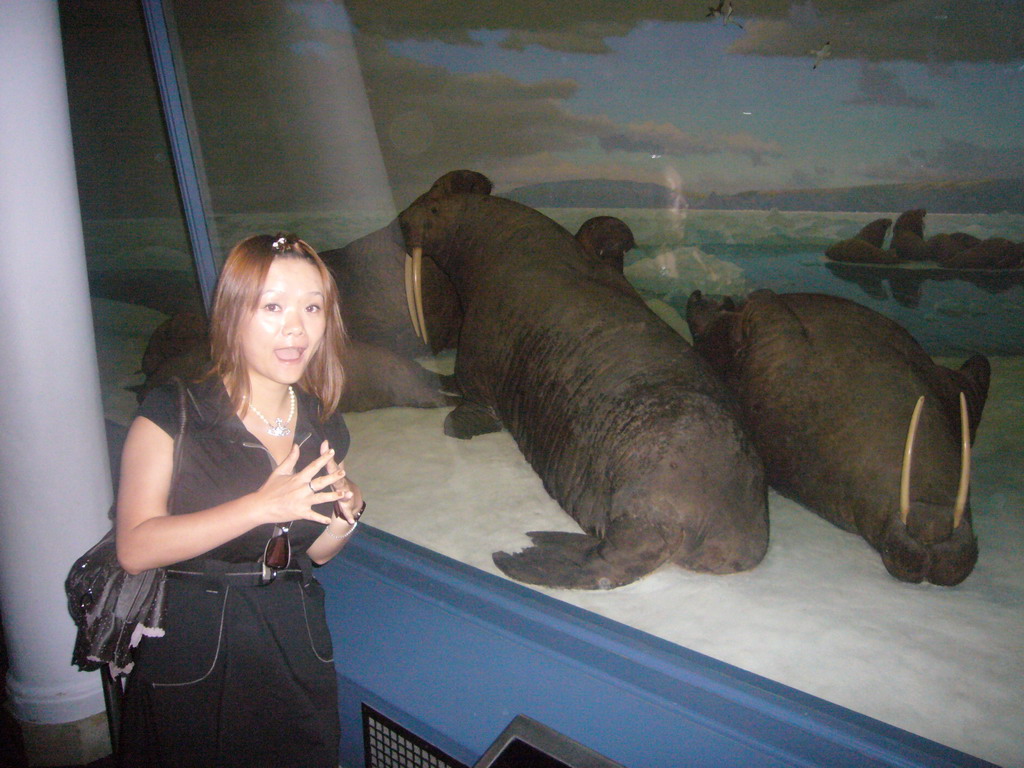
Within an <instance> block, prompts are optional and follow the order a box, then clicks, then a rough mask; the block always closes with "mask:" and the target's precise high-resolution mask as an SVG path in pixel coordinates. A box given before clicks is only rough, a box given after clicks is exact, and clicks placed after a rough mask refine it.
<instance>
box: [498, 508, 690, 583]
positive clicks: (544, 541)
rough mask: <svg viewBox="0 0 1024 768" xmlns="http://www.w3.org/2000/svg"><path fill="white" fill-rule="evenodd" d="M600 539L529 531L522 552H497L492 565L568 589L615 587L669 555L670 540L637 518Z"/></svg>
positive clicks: (517, 576) (519, 577)
mask: <svg viewBox="0 0 1024 768" xmlns="http://www.w3.org/2000/svg"><path fill="white" fill-rule="evenodd" d="M616 527H617V530H616V531H614V532H612V531H609V532H606V535H605V538H603V539H598V538H596V537H594V536H588V535H587V534H585V533H567V532H561V531H530V532H529V533H528V534H527V535H528V536H529V537H530V540H531V541H532V542H533V546H532V547H527V548H526V549H524V550H522V551H521V552H516V553H514V554H509V553H508V552H495V553H494V554H493V555H491V557H492V559H493V560H494V564H495V565H496V566H498V568H499V569H501V571H502V572H503V573H504V574H505V575H506V576H508V577H509V578H512V579H515V580H516V581H522V582H525V583H527V584H540V585H543V586H546V587H563V588H566V589H614V588H615V587H621V586H623V585H624V584H629V583H631V582H633V581H636V580H637V579H639V578H641V577H642V576H646V575H647V574H649V573H651V572H652V571H654V570H655V569H656V568H658V567H659V566H661V565H662V564H663V563H665V562H666V561H667V560H668V559H669V556H670V554H671V551H672V550H671V546H670V544H669V542H668V541H667V540H666V539H665V538H664V537H663V536H661V535H659V534H658V533H657V532H656V531H655V530H654V529H652V528H651V527H649V526H644V525H642V523H640V522H639V521H636V520H625V521H623V522H622V524H620V525H618V526H616Z"/></svg>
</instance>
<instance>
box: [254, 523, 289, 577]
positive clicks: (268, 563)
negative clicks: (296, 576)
mask: <svg viewBox="0 0 1024 768" xmlns="http://www.w3.org/2000/svg"><path fill="white" fill-rule="evenodd" d="M291 525H292V524H291V523H284V524H282V525H275V526H274V532H273V533H272V534H271V536H270V538H269V539H267V545H266V546H265V547H264V548H263V557H262V558H261V559H260V563H261V564H262V565H263V583H264V584H269V583H270V582H272V581H273V580H274V579H275V578H276V577H277V572H278V571H282V570H284V569H285V568H287V567H288V566H289V565H290V564H291V562H292V543H291V540H290V539H289V538H288V530H289V529H290V528H291Z"/></svg>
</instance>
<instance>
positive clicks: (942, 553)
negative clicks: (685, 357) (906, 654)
mask: <svg viewBox="0 0 1024 768" xmlns="http://www.w3.org/2000/svg"><path fill="white" fill-rule="evenodd" d="M687 322H688V323H689V325H690V329H691V331H692V333H693V339H694V347H695V348H696V349H697V351H698V352H699V353H701V354H702V355H703V356H704V357H705V358H706V359H707V360H708V361H709V362H710V363H711V364H712V367H714V368H715V369H716V370H717V371H718V372H719V373H720V374H721V375H722V376H723V377H724V378H725V380H726V382H727V383H728V384H729V386H730V387H731V388H732V389H733V391H734V392H736V394H737V395H738V396H739V399H740V402H741V404H742V407H743V414H744V424H745V426H746V427H747V429H748V431H749V432H750V434H751V435H752V436H753V438H754V441H755V442H756V444H757V449H758V452H759V453H760V454H761V457H762V459H763V460H764V462H765V469H766V471H767V473H768V482H769V484H770V485H772V486H773V487H774V488H775V489H776V490H778V491H779V492H780V493H782V494H783V495H785V496H788V497H790V498H792V499H794V500H795V501H797V502H799V503H800V504H803V505H804V506H806V507H808V508H809V509H810V510H812V511H813V512H815V513H816V514H818V515H820V516H821V517H823V518H824V519H826V520H828V521H829V522H831V523H833V524H835V525H837V526H839V527H840V528H843V529H844V530H847V531H852V532H855V533H859V534H860V535H861V536H863V537H864V538H865V539H866V540H867V541H868V543H869V544H871V546H872V547H874V548H875V549H876V550H878V552H879V553H880V554H881V556H882V562H883V563H884V564H885V567H886V568H887V569H888V571H889V573H891V574H892V575H893V576H895V577H896V578H897V579H900V580H901V581H909V582H920V581H929V582H931V583H933V584H939V585H944V586H952V585H954V584H958V583H960V582H961V581H963V580H964V579H965V578H967V576H968V575H969V574H970V573H971V570H972V569H973V568H974V564H975V562H976V561H977V559H978V544H977V540H976V538H975V535H974V529H973V527H972V523H971V507H970V501H969V479H970V457H971V453H970V446H971V443H972V442H973V440H974V435H975V432H976V430H977V426H978V422H979V421H980V419H981V413H982V409H983V408H984V406H985V400H986V398H987V396H988V386H989V376H990V368H989V363H988V360H987V359H986V358H985V357H983V356H981V355H975V356H973V357H971V358H970V359H969V360H968V361H967V362H966V363H964V364H963V366H961V367H960V369H959V370H956V371H954V370H950V369H948V368H944V367H942V366H940V365H936V364H935V363H934V362H933V361H932V359H931V357H929V356H928V354H927V353H926V352H925V351H924V350H923V349H922V348H921V347H920V345H918V343H917V342H916V341H915V340H914V339H913V337H911V335H910V334H909V333H907V332H906V331H905V330H904V329H903V328H902V327H900V326H899V325H897V324H896V323H894V322H893V321H891V320H889V319H888V318H886V317H884V316H883V315H880V314H879V313H877V312H874V311H873V310H870V309H868V308H866V307H863V306H861V305H859V304H856V303H854V302H852V301H848V300H846V299H841V298H837V297H834V296H824V295H820V294H800V293H793V294H781V295H776V294H775V293H773V292H771V291H767V290H762V291H756V292H754V293H752V294H751V295H750V296H749V297H748V298H747V300H746V301H745V302H743V303H742V304H737V303H734V302H733V301H732V300H730V299H726V300H724V301H712V300H710V299H707V298H705V297H704V296H702V295H701V293H700V291H695V292H694V293H693V294H692V295H691V296H690V300H689V303H688V305H687Z"/></svg>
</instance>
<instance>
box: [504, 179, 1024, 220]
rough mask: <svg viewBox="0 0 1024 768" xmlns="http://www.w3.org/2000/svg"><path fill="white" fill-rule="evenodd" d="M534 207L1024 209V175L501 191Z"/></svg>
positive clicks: (573, 184) (587, 182) (571, 184)
mask: <svg viewBox="0 0 1024 768" xmlns="http://www.w3.org/2000/svg"><path fill="white" fill-rule="evenodd" d="M502 197H507V198H510V199H512V200H517V201H519V202H521V203H525V204H526V205H529V206H531V207H533V208H598V209H601V208H669V207H676V206H677V205H678V206H681V207H684V208H690V209H698V210H772V209H774V210H779V211H880V212H897V213H898V212H902V211H905V210H909V209H911V208H924V209H926V210H927V211H928V212H929V213H1004V212H1009V213H1024V179H991V180H986V181H950V182H934V183H915V184H875V185H870V186H863V187H837V188H834V189H790V190H779V191H761V192H740V193H738V194H733V195H720V194H717V193H715V192H711V193H708V194H704V193H699V192H684V193H682V194H681V195H680V194H678V193H676V192H674V191H673V190H671V189H669V188H668V187H663V186H661V185H660V184H649V183H639V182H631V181H611V180H603V179H583V180H579V181H553V182H548V183H543V184H533V185H531V186H526V187H517V188H515V189H513V190H510V191H509V192H505V193H502Z"/></svg>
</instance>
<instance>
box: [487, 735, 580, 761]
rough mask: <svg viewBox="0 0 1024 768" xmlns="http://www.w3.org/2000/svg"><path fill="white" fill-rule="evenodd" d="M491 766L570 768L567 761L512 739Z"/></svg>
mask: <svg viewBox="0 0 1024 768" xmlns="http://www.w3.org/2000/svg"><path fill="white" fill-rule="evenodd" d="M491 766H492V768H572V766H570V765H569V764H568V763H563V762H562V761H561V760H556V759H555V758H553V757H551V755H546V754H544V753H543V752H541V751H540V750H539V749H537V747H534V746H532V745H530V744H527V743H526V742H525V741H520V740H519V739H512V741H510V742H509V743H508V745H507V746H506V747H505V748H504V749H503V750H501V754H499V755H498V757H497V758H496V759H495V760H494V762H493V763H491Z"/></svg>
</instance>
